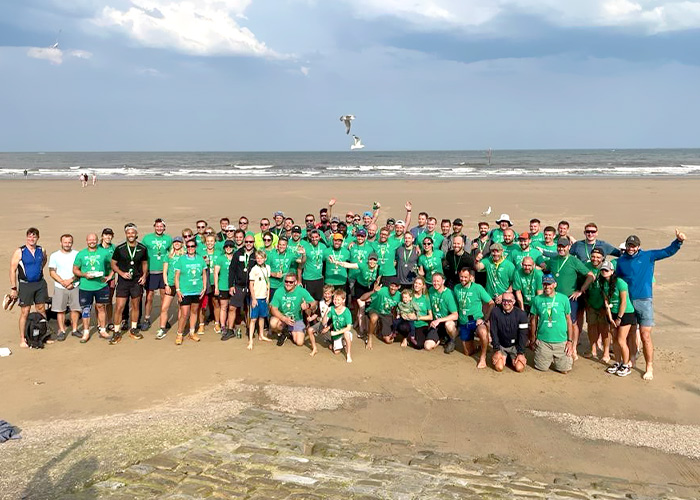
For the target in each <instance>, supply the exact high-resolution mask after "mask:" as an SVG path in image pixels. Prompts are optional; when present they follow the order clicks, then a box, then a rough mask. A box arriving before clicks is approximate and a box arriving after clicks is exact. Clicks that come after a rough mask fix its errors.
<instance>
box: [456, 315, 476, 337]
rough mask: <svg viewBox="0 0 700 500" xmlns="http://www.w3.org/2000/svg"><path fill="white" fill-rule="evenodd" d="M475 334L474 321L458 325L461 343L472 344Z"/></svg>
mask: <svg viewBox="0 0 700 500" xmlns="http://www.w3.org/2000/svg"><path fill="white" fill-rule="evenodd" d="M475 332H476V320H472V321H469V322H468V323H467V324H466V325H459V338H460V340H461V341H462V342H472V341H473V340H474V333H475Z"/></svg>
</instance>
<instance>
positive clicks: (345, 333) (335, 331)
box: [323, 290, 352, 363]
mask: <svg viewBox="0 0 700 500" xmlns="http://www.w3.org/2000/svg"><path fill="white" fill-rule="evenodd" d="M345 299H346V294H345V290H336V291H335V292H334V293H333V307H332V308H331V309H330V311H329V312H328V317H329V319H330V324H329V325H327V326H326V327H324V329H323V333H328V332H330V334H331V345H330V346H329V347H330V349H331V350H332V351H333V354H338V353H339V352H340V351H341V350H342V349H343V341H345V342H344V343H345V353H346V361H347V362H348V363H352V356H351V346H352V331H350V329H351V328H352V315H351V314H350V309H348V308H347V307H345Z"/></svg>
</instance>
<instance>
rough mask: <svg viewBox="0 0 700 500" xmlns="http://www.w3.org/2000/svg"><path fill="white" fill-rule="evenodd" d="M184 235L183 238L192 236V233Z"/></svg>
mask: <svg viewBox="0 0 700 500" xmlns="http://www.w3.org/2000/svg"><path fill="white" fill-rule="evenodd" d="M182 237H183V238H191V237H192V235H191V234H183V235H182Z"/></svg>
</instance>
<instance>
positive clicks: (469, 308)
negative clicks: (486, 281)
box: [454, 283, 491, 325]
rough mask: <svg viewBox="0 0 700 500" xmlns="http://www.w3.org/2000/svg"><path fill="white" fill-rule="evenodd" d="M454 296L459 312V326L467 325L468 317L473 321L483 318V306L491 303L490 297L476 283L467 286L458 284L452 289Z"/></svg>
mask: <svg viewBox="0 0 700 500" xmlns="http://www.w3.org/2000/svg"><path fill="white" fill-rule="evenodd" d="M454 296H455V300H456V301H457V311H458V312H459V324H460V325H466V324H467V323H469V316H472V317H473V318H474V319H479V318H483V317H484V311H483V307H482V306H483V305H484V304H488V303H489V302H491V297H490V296H489V294H488V293H487V292H486V289H485V288H484V287H483V286H481V285H480V284H478V283H470V284H469V286H466V287H465V286H462V284H461V283H460V284H458V285H456V286H455V288H454Z"/></svg>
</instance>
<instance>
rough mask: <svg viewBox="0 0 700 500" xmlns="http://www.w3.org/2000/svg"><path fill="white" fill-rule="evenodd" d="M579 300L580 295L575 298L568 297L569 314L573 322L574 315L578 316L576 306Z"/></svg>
mask: <svg viewBox="0 0 700 500" xmlns="http://www.w3.org/2000/svg"><path fill="white" fill-rule="evenodd" d="M580 300H581V297H579V298H578V299H576V300H571V299H569V306H571V314H570V315H569V316H571V321H572V322H573V323H576V317H577V316H578V306H579V304H580V302H579V301H580Z"/></svg>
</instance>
